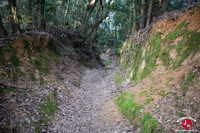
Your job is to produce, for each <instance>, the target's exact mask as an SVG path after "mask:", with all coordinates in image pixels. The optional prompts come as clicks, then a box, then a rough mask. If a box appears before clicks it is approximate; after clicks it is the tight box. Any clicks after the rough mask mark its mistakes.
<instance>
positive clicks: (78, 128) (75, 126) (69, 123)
mask: <svg viewBox="0 0 200 133" xmlns="http://www.w3.org/2000/svg"><path fill="white" fill-rule="evenodd" d="M112 65H113V64H111V67H113V66H112ZM116 71H117V70H116V68H115V69H109V70H107V71H104V69H103V68H101V69H86V71H85V72H84V74H83V78H82V80H81V85H80V87H79V88H78V89H75V90H73V91H72V92H70V95H69V96H68V98H67V100H66V103H65V104H62V105H61V106H60V107H59V109H60V112H59V113H58V114H57V115H56V118H55V121H54V122H53V123H52V126H51V129H49V131H50V132H60V133H76V132H77V133H96V132H98V133H100V132H101V133H102V132H105V133H126V132H132V131H131V130H129V129H133V127H131V126H130V124H129V123H128V121H127V120H124V119H123V118H122V116H121V115H120V114H119V113H118V112H117V110H116V109H115V107H114V103H113V100H114V98H115V97H116V96H117V94H119V93H120V92H121V91H120V90H119V88H118V87H117V86H116V84H115V81H114V76H115V72H116Z"/></svg>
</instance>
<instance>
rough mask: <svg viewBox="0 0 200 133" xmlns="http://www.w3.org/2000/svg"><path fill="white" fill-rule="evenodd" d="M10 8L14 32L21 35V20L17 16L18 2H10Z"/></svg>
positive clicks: (13, 0)
mask: <svg viewBox="0 0 200 133" xmlns="http://www.w3.org/2000/svg"><path fill="white" fill-rule="evenodd" d="M9 7H10V13H11V22H12V32H13V33H20V26H19V18H18V16H17V6H16V0H9Z"/></svg>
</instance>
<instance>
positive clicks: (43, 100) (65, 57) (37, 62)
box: [0, 28, 99, 133]
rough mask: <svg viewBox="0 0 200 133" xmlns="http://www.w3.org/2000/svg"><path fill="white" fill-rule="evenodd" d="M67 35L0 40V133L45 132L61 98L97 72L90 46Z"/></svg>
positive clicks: (27, 35) (53, 33)
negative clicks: (88, 73)
mask: <svg viewBox="0 0 200 133" xmlns="http://www.w3.org/2000/svg"><path fill="white" fill-rule="evenodd" d="M80 40H81V37H80V36H78V35H76V34H74V33H72V32H70V31H67V30H62V29H52V28H50V29H46V30H45V31H32V32H27V33H24V34H21V35H13V36H12V35H11V36H9V37H8V38H4V39H1V40H0V132H7V133H9V132H19V133H22V132H46V131H47V129H48V126H49V124H48V123H49V122H50V121H52V120H53V119H54V114H55V112H56V110H57V109H58V107H59V105H62V104H63V102H64V103H65V102H66V101H64V100H63V97H68V96H69V93H70V92H71V91H72V90H74V89H76V88H79V86H80V82H81V78H82V73H83V70H85V69H91V68H93V67H98V66H99V63H98V60H99V57H98V55H97V53H98V51H96V49H95V47H94V46H93V44H89V43H88V44H87V43H84V44H82V43H81V41H80Z"/></svg>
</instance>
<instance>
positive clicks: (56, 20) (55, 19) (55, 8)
mask: <svg viewBox="0 0 200 133" xmlns="http://www.w3.org/2000/svg"><path fill="white" fill-rule="evenodd" d="M53 12H54V22H53V23H54V26H58V19H57V6H55V7H54V11H53Z"/></svg>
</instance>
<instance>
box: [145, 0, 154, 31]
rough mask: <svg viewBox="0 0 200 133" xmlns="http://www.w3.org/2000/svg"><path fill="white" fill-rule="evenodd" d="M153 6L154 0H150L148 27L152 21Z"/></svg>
mask: <svg viewBox="0 0 200 133" xmlns="http://www.w3.org/2000/svg"><path fill="white" fill-rule="evenodd" d="M152 6H153V0H150V4H149V11H148V18H147V23H146V27H148V26H149V25H150V23H151V10H152Z"/></svg>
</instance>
